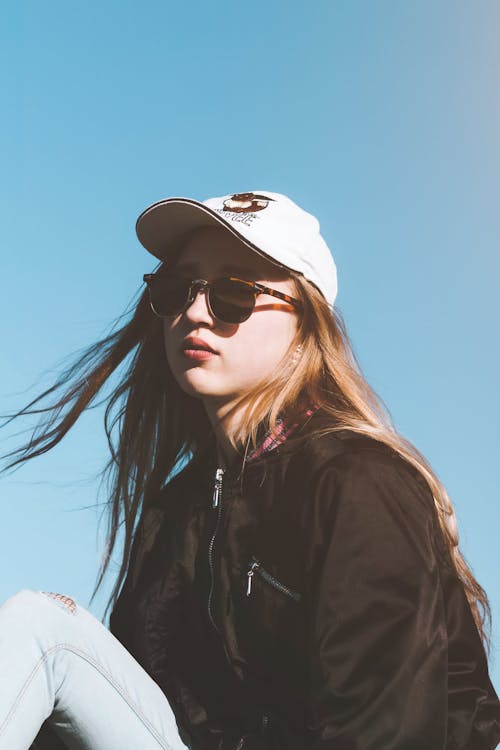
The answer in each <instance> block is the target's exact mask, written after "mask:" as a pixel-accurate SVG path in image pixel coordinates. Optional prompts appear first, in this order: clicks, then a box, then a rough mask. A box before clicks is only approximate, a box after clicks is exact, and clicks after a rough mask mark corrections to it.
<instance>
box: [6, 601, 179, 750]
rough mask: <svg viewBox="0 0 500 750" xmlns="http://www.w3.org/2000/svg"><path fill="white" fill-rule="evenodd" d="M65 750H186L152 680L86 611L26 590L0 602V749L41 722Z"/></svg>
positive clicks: (14, 749) (25, 741) (19, 748)
mask: <svg viewBox="0 0 500 750" xmlns="http://www.w3.org/2000/svg"><path fill="white" fill-rule="evenodd" d="M46 719H48V720H49V721H48V723H49V724H50V725H51V726H52V727H53V728H54V731H55V732H56V733H57V734H58V735H59V737H60V738H61V739H62V740H63V742H64V743H65V744H66V746H67V747H68V748H70V750H138V749H139V748H140V749H141V750H160V748H161V749H162V750H188V745H185V744H184V742H183V740H182V739H181V737H180V734H179V731H178V728H177V723H176V720H175V716H174V714H173V712H172V709H171V707H170V704H169V703H168V700H167V698H166V697H165V695H164V693H163V692H162V690H161V689H160V687H159V686H158V685H157V684H156V682H155V681H154V680H153V679H152V678H151V677H150V676H149V675H148V674H147V673H146V672H145V671H144V669H143V668H142V667H141V666H140V664H139V663H138V662H137V661H136V660H135V659H134V658H133V657H132V656H131V654H129V652H128V651H127V650H126V649H125V648H124V646H123V645H122V644H121V643H120V641H118V639H117V638H115V636H114V635H113V634H112V633H111V632H110V631H109V630H108V629H107V628H106V627H105V626H104V625H103V624H102V623H101V622H100V621H99V620H98V619H97V618H96V617H94V616H93V615H92V614H91V613H90V612H89V611H88V610H86V609H85V608H84V607H82V606H80V605H79V604H76V602H75V601H74V600H73V599H71V598H69V597H65V596H63V595H61V594H53V593H51V592H44V591H32V590H30V589H23V590H22V591H19V592H18V593H17V594H15V595H14V596H11V597H10V598H9V599H7V600H6V601H5V602H4V603H3V604H2V605H1V606H0V750H26V749H27V748H29V747H30V745H31V743H32V742H33V740H34V739H35V737H36V735H37V734H38V732H39V729H40V727H41V725H42V724H43V722H44V721H45V720H46Z"/></svg>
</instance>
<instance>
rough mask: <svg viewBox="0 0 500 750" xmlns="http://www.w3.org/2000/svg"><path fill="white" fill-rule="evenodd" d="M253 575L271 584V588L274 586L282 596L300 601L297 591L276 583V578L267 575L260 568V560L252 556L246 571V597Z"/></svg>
mask: <svg viewBox="0 0 500 750" xmlns="http://www.w3.org/2000/svg"><path fill="white" fill-rule="evenodd" d="M255 573H258V575H260V577H261V578H263V579H264V580H265V581H267V582H268V583H269V584H271V586H274V588H275V589H278V591H282V592H283V594H286V595H287V596H289V597H291V598H292V599H294V600H295V601H296V602H299V601H300V600H301V598H302V594H299V592H298V591H293V590H292V589H290V588H288V586H285V584H284V583H281V581H278V579H277V578H275V577H274V576H273V575H271V573H268V571H267V570H266V569H265V568H263V567H262V563H261V562H260V560H257V558H256V557H253V556H252V561H251V564H250V567H249V569H248V570H247V593H246V595H247V596H250V593H251V590H252V577H253V576H254V574H255Z"/></svg>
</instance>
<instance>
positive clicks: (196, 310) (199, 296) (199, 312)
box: [184, 288, 213, 323]
mask: <svg viewBox="0 0 500 750" xmlns="http://www.w3.org/2000/svg"><path fill="white" fill-rule="evenodd" d="M184 315H185V316H186V317H187V318H188V320H190V321H192V322H193V323H195V322H196V323H198V322H205V323H213V317H212V315H211V314H210V310H209V309H208V300H207V290H206V288H202V289H196V291H195V294H194V299H193V301H192V302H191V303H190V304H189V305H188V306H187V307H186V309H185V310H184Z"/></svg>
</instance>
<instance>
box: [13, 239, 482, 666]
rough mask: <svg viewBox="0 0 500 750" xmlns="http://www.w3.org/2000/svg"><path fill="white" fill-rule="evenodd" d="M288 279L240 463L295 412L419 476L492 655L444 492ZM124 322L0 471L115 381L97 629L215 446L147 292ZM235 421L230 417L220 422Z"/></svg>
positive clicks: (318, 307)
mask: <svg viewBox="0 0 500 750" xmlns="http://www.w3.org/2000/svg"><path fill="white" fill-rule="evenodd" d="M180 246H181V245H179V247H180ZM290 275H291V278H292V279H293V281H294V284H295V286H296V294H297V296H299V298H300V299H301V300H302V302H303V312H302V314H301V315H300V316H299V318H298V325H297V331H296V336H295V339H294V341H293V342H292V343H291V345H290V349H289V352H288V353H287V355H286V363H287V367H282V366H280V367H278V368H276V371H275V372H274V374H273V375H272V376H271V377H267V378H266V382H265V383H263V384H261V385H260V386H259V387H257V388H255V389H253V390H252V391H251V392H249V393H246V394H245V395H244V396H242V397H241V399H240V400H239V401H238V403H236V404H235V406H234V409H240V408H241V410H242V412H241V413H242V414H243V418H242V419H240V420H238V422H239V424H238V434H236V435H234V436H233V442H234V445H235V447H236V448H237V450H238V451H239V452H240V453H241V455H242V456H244V455H245V452H246V450H247V449H248V446H249V444H250V443H251V444H252V445H253V446H254V447H255V445H256V441H257V432H258V430H259V427H265V429H275V428H276V425H277V420H278V417H279V416H280V415H286V414H288V413H293V412H294V410H295V411H296V410H297V408H298V406H299V405H301V404H311V403H317V404H321V407H322V411H323V413H324V414H325V415H327V417H328V416H329V417H331V427H329V428H328V429H327V430H326V431H336V430H339V429H345V428H348V429H350V430H354V431H356V432H358V433H360V434H362V435H368V436H371V437H374V438H376V439H377V440H379V441H382V442H384V443H386V444H387V445H389V446H390V447H391V448H393V449H394V450H396V451H397V452H398V453H399V454H400V455H401V456H403V457H404V458H405V459H407V460H408V461H409V462H410V463H411V464H413V465H414V466H415V467H416V468H417V469H418V471H420V472H421V474H422V476H423V477H424V478H425V480H426V481H427V483H428V485H429V487H430V489H431V491H432V495H433V497H434V503H435V507H436V512H437V515H438V518H439V523H440V526H441V529H442V532H443V535H444V539H445V541H446V545H447V547H448V549H449V552H450V555H451V559H452V561H453V564H454V566H455V569H456V573H457V575H458V577H459V578H460V580H461V581H462V583H463V585H464V588H465V591H466V594H467V598H468V600H469V603H470V606H471V610H472V613H473V616H474V620H475V622H476V625H477V628H478V631H479V633H480V635H481V637H482V639H483V641H484V643H485V646H486V650H487V652H489V648H490V639H489V633H486V629H485V622H486V620H488V624H489V626H490V627H491V612H490V607H489V603H488V598H487V596H486V593H485V591H484V590H483V589H482V588H481V586H480V585H479V583H478V582H477V581H476V580H475V578H474V576H473V575H472V572H471V571H470V569H469V567H468V565H467V563H466V561H465V560H464V558H463V556H462V554H461V553H460V550H459V548H458V532H457V523H456V517H455V513H454V510H453V506H452V503H451V500H450V498H449V496H448V494H447V492H446V490H445V488H444V487H443V485H442V484H441V482H440V481H439V479H438V477H437V476H436V474H435V472H434V471H433V470H432V468H431V466H430V464H429V463H428V461H427V460H426V459H425V458H424V456H423V455H422V454H421V453H420V452H419V451H418V450H417V449H416V448H415V446H413V445H412V444H411V443H410V442H409V441H408V440H406V439H405V438H404V437H402V436H401V435H400V434H398V432H397V431H396V430H395V428H394V427H393V426H392V424H391V419H390V417H389V415H388V414H387V413H386V409H385V407H384V405H383V402H382V400H381V399H380V398H379V397H378V396H377V395H376V394H375V392H374V391H373V389H372V388H371V387H370V386H369V384H368V383H367V382H366V380H365V378H364V377H363V375H362V372H361V368H360V367H359V365H358V363H357V361H356V358H355V355H354V353H353V349H352V346H351V344H350V341H349V337H348V334H347V331H346V327H345V324H344V321H343V318H342V314H341V313H340V311H339V310H338V309H337V308H335V307H334V308H333V311H332V309H331V308H330V307H329V306H328V304H327V303H326V301H325V299H324V297H323V296H322V294H321V293H320V292H319V291H318V289H317V288H316V287H315V286H314V285H313V284H312V283H310V282H308V281H307V280H306V279H305V278H304V277H303V276H302V275H300V274H297V273H293V272H292V273H291V274H290ZM129 313H130V314H129ZM125 316H128V321H127V322H126V323H125V324H123V325H122V326H121V327H116V329H115V330H113V331H112V333H110V334H109V335H108V336H106V337H105V338H104V339H102V340H100V341H98V342H97V343H95V344H93V345H92V346H90V347H89V348H88V349H87V350H85V351H84V352H83V354H81V355H80V356H79V357H78V358H77V360H76V361H75V362H74V363H73V364H72V365H70V366H69V367H68V368H67V369H65V370H64V371H63V372H62V373H61V375H60V377H59V378H58V379H57V380H56V382H55V383H54V385H52V386H51V387H50V388H48V389H47V390H45V391H44V392H43V393H41V394H40V395H39V396H37V397H36V398H35V399H34V400H33V401H31V402H30V403H29V404H27V405H26V406H25V407H24V408H22V409H20V410H19V411H18V412H17V413H15V414H13V415H11V416H10V417H9V418H8V421H7V423H8V422H10V421H12V419H17V418H21V417H24V416H27V415H32V416H38V417H39V422H38V424H37V425H36V427H35V429H34V431H33V433H32V437H31V439H30V440H29V442H28V443H27V444H26V445H22V446H21V447H20V448H17V449H16V450H14V451H12V452H10V453H9V454H7V456H5V458H7V459H8V463H7V465H6V466H5V468H4V470H6V469H9V468H12V467H14V466H16V465H20V464H22V463H24V462H25V461H28V460H29V459H31V458H34V457H36V456H39V455H41V454H43V453H45V452H47V451H49V450H51V449H52V448H53V447H54V446H55V445H57V443H59V442H60V441H61V440H62V438H63V437H64V436H65V435H66V434H67V432H68V431H69V430H70V429H71V428H72V426H73V425H74V424H75V422H76V421H77V419H78V418H79V416H80V415H81V413H82V412H83V411H85V410H86V409H88V408H89V407H90V406H91V405H92V404H93V402H94V401H95V399H96V396H97V395H98V394H99V392H100V391H101V389H102V388H103V386H104V384H105V383H106V382H107V381H108V380H109V379H110V378H111V376H114V377H115V378H116V377H118V380H117V382H115V381H114V380H113V382H114V387H113V388H112V390H111V393H110V395H109V396H108V397H107V399H106V400H107V405H106V410H105V415H104V428H105V431H106V435H107V439H108V444H109V448H110V459H109V461H108V462H107V464H106V466H105V468H104V469H103V472H102V473H103V479H105V480H107V484H106V486H107V487H109V500H108V501H107V503H106V506H105V507H106V508H108V510H109V512H108V516H107V519H108V534H107V543H106V548H105V551H104V555H103V558H102V562H101V568H100V570H99V573H98V579H97V583H96V585H95V588H94V591H93V593H92V597H91V600H90V602H92V600H93V598H94V596H95V595H96V593H97V591H98V589H99V587H100V585H101V583H102V581H103V578H104V575H105V573H106V570H107V568H108V566H109V563H110V561H111V555H112V553H113V550H114V547H115V544H116V538H117V533H118V530H119V528H120V526H122V525H124V548H123V555H122V560H121V564H120V570H119V572H118V575H117V578H116V581H115V584H114V587H113V589H112V592H111V595H110V598H109V601H108V603H107V606H106V609H105V611H104V615H103V618H102V620H103V622H104V620H105V617H106V613H107V611H108V609H109V607H110V606H112V605H114V603H115V601H116V599H117V597H118V594H119V592H120V589H121V585H122V583H123V580H124V578H125V575H126V573H127V570H128V565H129V560H130V553H131V549H132V545H133V541H134V539H135V531H136V529H137V525H138V523H139V521H140V519H141V518H142V516H143V515H144V514H145V512H146V511H147V509H148V507H149V506H150V505H151V504H154V499H155V497H156V496H157V495H158V492H159V491H160V489H161V487H162V486H163V485H164V483H165V481H167V480H168V478H169V476H171V475H172V474H173V473H175V471H176V470H178V468H179V467H180V466H182V465H183V464H184V463H185V462H186V460H190V459H192V458H196V457H197V455H199V454H200V453H201V452H203V451H204V450H206V448H207V446H208V445H210V444H211V443H213V441H214V440H215V435H214V432H213V429H212V426H211V424H210V421H209V420H208V417H207V415H206V412H205V410H204V407H203V404H202V402H201V401H200V400H199V399H196V398H194V397H192V396H189V395H187V394H186V393H185V392H184V391H182V389H181V388H180V386H179V385H178V383H177V382H176V380H175V379H174V376H173V374H172V372H171V371H170V369H169V367H168V365H167V361H166V357H165V352H164V343H163V328H162V321H161V320H160V319H159V318H157V317H156V316H155V315H154V314H153V313H152V311H151V308H150V305H149V302H148V298H147V293H146V290H142V291H141V293H140V295H139V298H138V300H137V301H134V302H133V304H132V307H131V309H130V310H129V311H128V312H126V313H125ZM122 317H123V316H122ZM118 322H120V319H119V321H118ZM298 345H299V347H300V352H301V353H300V356H297V346H298ZM118 372H120V374H118V376H117V375H116V373H118ZM231 415H232V412H229V413H228V414H227V419H229V420H230V419H231ZM243 463H244V462H243Z"/></svg>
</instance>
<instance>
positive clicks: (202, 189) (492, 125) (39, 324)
mask: <svg viewBox="0 0 500 750" xmlns="http://www.w3.org/2000/svg"><path fill="white" fill-rule="evenodd" d="M1 15H2V16H3V17H2V23H1V24H0V27H1V31H0V34H1V48H2V56H3V61H2V65H1V66H0V70H1V73H0V75H1V78H2V80H1V83H2V90H3V92H4V95H3V99H2V109H3V115H2V118H1V119H0V131H1V149H2V153H1V160H2V165H3V167H2V170H1V172H2V180H1V186H0V190H1V196H0V198H1V200H0V206H1V210H2V217H1V227H2V274H1V294H0V305H1V318H0V319H1V324H2V367H1V371H0V411H1V412H2V413H5V412H7V411H12V410H14V409H15V408H18V407H20V406H21V405H23V404H24V403H25V402H26V401H27V400H28V399H29V398H30V397H33V396H34V395H35V394H36V393H37V392H38V391H39V390H40V389H41V387H42V386H43V385H47V384H49V383H50V382H51V381H52V378H53V376H54V375H55V373H57V372H58V371H59V369H60V364H61V360H62V359H63V358H65V357H66V356H67V355H68V354H70V353H71V352H74V351H75V350H77V349H80V348H82V347H84V346H85V345H87V344H88V343H90V342H93V341H94V340H96V339H97V338H98V337H100V336H101V335H102V334H103V333H105V332H106V331H107V330H108V329H109V325H110V322H111V321H112V320H113V319H114V318H116V317H117V316H118V315H119V314H120V313H121V312H122V311H123V310H124V308H125V307H126V305H127V304H128V302H129V301H130V299H131V297H132V296H133V295H134V293H135V291H136V290H137V288H138V285H139V283H140V280H141V277H142V274H143V273H144V272H145V271H148V270H150V269H151V268H153V266H154V263H153V262H152V259H151V257H150V256H148V254H147V253H146V251H145V250H143V249H142V248H141V246H140V245H139V243H138V241H137V240H136V238H135V234H134V223H135V219H136V217H137V215H138V214H139V213H140V211H141V210H142V209H143V208H144V207H145V206H146V205H148V204H149V203H151V202H153V201H155V200H158V199H160V198H163V197H167V196H170V195H186V196H190V197H194V198H198V199H204V198H206V197H209V196H213V195H222V194H225V193H231V192H240V191H245V190H254V189H258V190H265V189H269V190H275V191H278V192H284V193H287V194H288V195H290V196H291V197H292V198H293V199H294V200H295V201H297V202H298V203H299V204H300V205H302V206H303V207H304V208H306V209H307V210H309V211H311V212H312V213H314V214H316V215H317V216H318V218H319V219H320V221H321V226H322V232H323V235H324V237H325V239H326V240H327V242H328V244H329V245H330V247H331V248H332V252H333V254H334V258H335V260H336V263H337V267H338V273H339V294H338V298H337V304H338V306H339V308H340V309H341V311H342V313H343V315H344V317H345V320H346V323H347V326H348V331H349V334H350V336H351V339H352V341H353V344H354V349H355V353H356V355H357V357H358V359H359V361H360V364H361V366H362V368H363V370H364V373H365V375H366V377H367V379H368V381H369V382H370V383H371V384H372V386H373V387H374V388H375V390H376V391H377V393H378V394H379V395H380V396H381V397H382V398H383V400H384V401H385V403H386V404H387V406H388V408H389V409H390V412H391V414H392V417H393V419H394V423H395V425H396V427H397V428H398V429H399V430H400V431H401V432H402V433H403V435H405V436H406V437H407V438H408V439H410V440H411V441H412V442H414V444H415V445H416V446H417V447H418V448H419V449H420V450H421V451H422V452H423V453H424V454H425V455H426V456H427V458H428V459H429V460H430V462H431V464H432V466H433V467H434V469H435V470H436V471H437V473H438V475H439V477H440V478H441V480H442V481H443V482H444V484H445V486H446V488H447V490H448V492H449V493H450V495H451V498H452V500H453V502H454V504H455V507H456V511H457V515H458V521H459V529H460V538H461V548H462V550H463V552H464V554H465V556H466V558H467V560H468V562H469V563H470V565H471V567H472V569H473V572H474V574H475V575H476V577H477V578H478V580H479V581H480V583H481V584H482V585H483V586H484V587H485V589H486V591H487V592H488V594H489V597H490V600H491V605H492V610H493V623H494V629H493V651H492V658H491V662H490V670H491V674H492V678H493V681H494V683H495V684H496V686H497V689H498V686H500V671H499V670H500V664H499V659H498V651H499V638H500V590H499V584H498V558H499V554H498V541H497V540H498V528H499V526H500V510H499V504H498V485H499V473H498V467H499V460H498V456H499V447H500V441H499V437H498V423H499V416H500V415H499V398H498V383H499V381H500V372H499V369H500V368H499V364H500V359H499V347H498V330H499V326H498V324H499V315H498V279H499V270H500V269H499V252H498V250H499V240H500V213H499V210H498V200H499V199H498V196H499V187H500V184H499V183H500V177H499V175H500V148H499V146H500V98H499V91H500V44H499V39H500V6H499V4H498V3H496V2H488V1H483V0H482V1H481V2H479V3H473V2H461V1H460V0H459V1H458V2H456V1H454V2H451V1H441V2H435V0H432V2H431V1H430V0H419V1H418V2H417V1H416V0H415V1H413V2H404V3H397V2H384V1H379V2H376V3H373V2H359V1H358V2H349V3H348V2H344V3H340V2H326V1H320V2H316V3H314V4H310V6H306V4H305V3H298V2H290V0H288V1H287V2H282V1H277V2H273V1H271V2H266V3H263V2H260V3H259V2H254V3H251V4H241V3H238V4H236V3H228V2H219V3H215V4H214V3H210V4H209V3H202V2H198V3H189V4H188V3H185V4H180V3H173V2H143V3H141V4H139V3H138V2H135V3H132V2H125V1H124V0H121V1H120V2H106V3H97V2H88V3H81V4H78V5H77V4H73V3H67V2H62V1H61V0H54V1H52V2H49V3H44V4H39V3H36V2H18V3H14V2H11V3H9V2H7V3H3V4H2V11H1ZM101 421H102V409H99V408H98V409H95V410H93V411H91V412H90V413H89V414H87V415H85V416H84V417H83V418H82V419H81V422H80V423H79V424H78V425H77V427H76V428H75V429H74V431H73V432H72V433H71V434H70V435H68V437H67V439H66V440H65V441H64V442H63V443H62V444H61V445H60V446H59V447H58V448H57V449H55V450H54V451H53V452H52V454H48V455H47V456H45V457H42V458H40V459H37V460H35V461H33V462H32V463H31V464H30V465H28V466H26V467H24V468H23V469H21V470H20V471H18V472H17V473H15V474H13V475H10V476H4V477H3V478H2V479H1V482H0V493H1V511H2V516H1V517H2V524H1V527H0V569H1V571H2V572H1V576H0V600H4V599H5V598H6V597H8V596H10V595H11V594H13V593H15V592H16V591H17V590H19V589H21V588H26V587H29V588H40V589H45V590H51V591H59V592H62V593H66V594H68V595H71V596H73V597H74V598H76V599H77V600H78V601H79V602H80V603H81V604H83V605H85V606H87V605H88V600H89V597H90V594H91V591H92V588H93V585H94V583H95V577H96V575H97V570H98V566H99V561H100V557H101V554H102V550H103V544H104V535H105V520H104V517H102V520H101V522H99V518H100V517H101V513H102V512H103V511H104V505H103V504H102V503H103V502H104V499H105V496H104V494H103V493H101V494H100V496H99V501H100V503H101V505H96V502H97V490H98V481H97V479H96V473H97V471H98V470H99V468H100V467H101V466H102V464H103V461H104V459H105V458H106V456H107V453H106V450H107V449H106V444H105V439H104V436H103V431H102V428H101ZM22 426H24V427H27V426H28V424H27V423H26V424H24V425H22ZM19 428H20V425H18V426H16V427H15V428H14V427H9V428H7V429H3V430H1V431H0V437H1V443H0V449H1V450H2V451H5V450H7V448H9V447H13V446H14V445H16V444H18V443H19V441H20V440H21V438H22V436H18V437H17V438H16V437H14V436H13V433H14V432H17V431H18V430H19ZM120 552H121V548H120V549H117V550H116V551H115V554H114V557H113V560H114V562H113V565H112V567H111V570H110V572H109V573H108V577H107V582H106V584H105V586H104V588H103V589H102V590H101V593H100V595H99V596H98V597H97V598H96V599H95V601H94V602H93V604H92V606H91V607H90V609H91V611H93V612H94V613H95V614H97V615H98V616H99V617H100V616H101V614H102V612H103V610H104V604H105V601H106V599H107V596H108V594H109V591H110V589H111V584H112V579H113V578H114V576H115V575H116V572H117V570H118V563H119V559H120Z"/></svg>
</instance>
